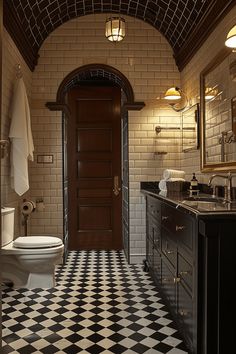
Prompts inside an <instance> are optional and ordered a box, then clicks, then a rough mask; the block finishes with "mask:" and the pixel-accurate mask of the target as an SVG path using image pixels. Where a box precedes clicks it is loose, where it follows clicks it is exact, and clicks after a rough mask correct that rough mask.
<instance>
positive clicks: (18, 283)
mask: <svg viewBox="0 0 236 354" xmlns="http://www.w3.org/2000/svg"><path fill="white" fill-rule="evenodd" d="M27 268H28V269H29V268H30V267H27ZM38 268H40V267H38ZM44 268H45V269H43V270H41V269H40V271H41V272H35V270H36V268H33V267H31V272H29V271H28V269H27V270H26V269H25V268H23V267H22V264H20V263H19V262H18V259H17V258H16V257H8V256H6V257H4V256H3V257H2V264H1V270H2V281H3V283H4V282H5V283H6V282H12V283H13V288H14V289H19V288H26V289H35V288H42V289H47V288H53V287H54V286H55V265H54V264H52V265H51V266H50V265H47V267H44Z"/></svg>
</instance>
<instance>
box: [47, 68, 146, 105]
mask: <svg viewBox="0 0 236 354" xmlns="http://www.w3.org/2000/svg"><path fill="white" fill-rule="evenodd" d="M93 79H102V80H106V81H110V82H113V83H114V84H115V85H117V86H119V87H120V88H121V89H122V91H123V92H124V95H125V98H126V99H125V102H124V108H126V109H127V110H138V111H139V110H141V109H142V108H143V107H144V106H145V103H144V102H135V101H134V92H133V88H132V86H131V84H130V82H129V80H128V79H127V78H126V77H125V76H124V75H123V74H122V73H121V72H120V71H119V70H117V69H115V68H113V67H112V66H109V65H106V64H88V65H84V66H81V67H79V68H77V69H75V70H73V71H72V72H70V73H69V74H68V75H67V76H66V77H65V78H64V80H63V81H62V82H61V84H60V86H59V88H58V90H57V98H56V102H47V103H46V106H47V107H48V108H49V109H50V110H63V111H64V110H65V109H66V108H65V107H66V102H65V96H66V92H67V91H68V90H69V89H71V88H72V87H75V86H77V85H78V84H79V83H80V82H81V81H86V80H93Z"/></svg>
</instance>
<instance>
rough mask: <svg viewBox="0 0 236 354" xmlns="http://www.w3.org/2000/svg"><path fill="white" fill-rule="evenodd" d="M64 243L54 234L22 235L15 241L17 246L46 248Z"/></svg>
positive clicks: (14, 244) (14, 243)
mask: <svg viewBox="0 0 236 354" xmlns="http://www.w3.org/2000/svg"><path fill="white" fill-rule="evenodd" d="M60 245H62V240H61V239H60V238H58V237H53V236H21V237H18V238H16V239H15V240H14V241H13V246H14V247H16V248H46V247H56V246H60Z"/></svg>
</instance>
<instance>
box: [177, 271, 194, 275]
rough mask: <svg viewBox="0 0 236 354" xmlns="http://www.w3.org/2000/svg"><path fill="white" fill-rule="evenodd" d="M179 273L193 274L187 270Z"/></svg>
mask: <svg viewBox="0 0 236 354" xmlns="http://www.w3.org/2000/svg"><path fill="white" fill-rule="evenodd" d="M179 274H180V275H192V272H190V271H188V270H186V271H183V272H180V273H179Z"/></svg>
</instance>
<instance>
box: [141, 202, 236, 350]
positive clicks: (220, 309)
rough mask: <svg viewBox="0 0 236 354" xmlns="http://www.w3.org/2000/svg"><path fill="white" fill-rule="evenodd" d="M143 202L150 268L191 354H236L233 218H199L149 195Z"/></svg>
mask: <svg viewBox="0 0 236 354" xmlns="http://www.w3.org/2000/svg"><path fill="white" fill-rule="evenodd" d="M146 201H147V204H146V205H147V210H146V211H147V213H146V214H147V218H146V227H147V264H148V268H149V271H150V274H151V276H152V277H153V279H154V281H155V282H156V284H157V286H158V288H159V290H160V292H161V294H162V296H163V298H164V300H165V301H166V304H167V306H168V308H169V310H170V312H171V314H172V315H173V317H174V319H175V320H176V322H177V325H178V328H179V330H180V332H181V334H182V336H183V338H184V340H185V343H186V345H187V347H188V350H189V353H193V354H229V353H232V348H234V349H233V352H234V350H235V343H234V342H235V338H234V337H235V334H236V325H235V317H234V316H235V314H236V310H235V308H236V305H235V299H236V297H235V290H234V289H235V281H236V256H235V249H236V214H235V215H231V216H229V215H228V216H227V215H226V216H222V215H218V216H217V215H214V214H208V215H197V213H196V214H194V212H189V210H188V209H185V208H179V207H177V204H173V205H171V203H169V202H166V201H165V200H161V199H158V198H155V197H153V196H150V195H147V197H146ZM230 348H231V349H230Z"/></svg>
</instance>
